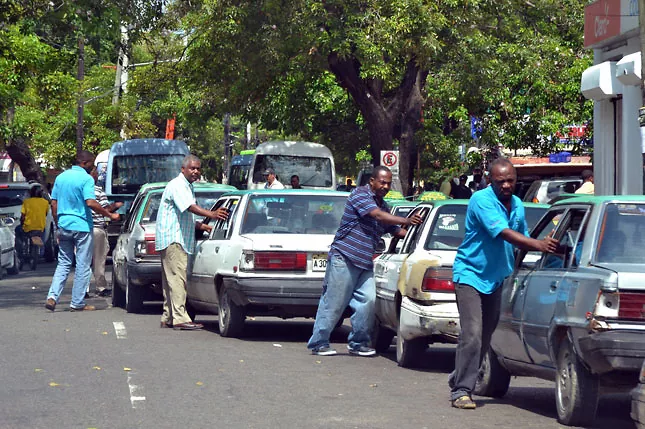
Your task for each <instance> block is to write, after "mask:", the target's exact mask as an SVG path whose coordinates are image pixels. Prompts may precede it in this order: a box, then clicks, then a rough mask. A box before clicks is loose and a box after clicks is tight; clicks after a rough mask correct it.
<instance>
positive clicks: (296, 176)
mask: <svg viewBox="0 0 645 429" xmlns="http://www.w3.org/2000/svg"><path fill="white" fill-rule="evenodd" d="M294 177H295V178H296V179H298V181H300V177H299V176H298V175H297V174H294V175H293V176H291V179H289V181H291V180H293V178H294Z"/></svg>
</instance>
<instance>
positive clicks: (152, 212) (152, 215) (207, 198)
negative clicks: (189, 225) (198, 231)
mask: <svg viewBox="0 0 645 429" xmlns="http://www.w3.org/2000/svg"><path fill="white" fill-rule="evenodd" d="M225 192H228V190H221V191H208V192H199V191H195V199H196V200H197V205H198V206H199V207H202V208H206V207H208V208H210V207H212V206H213V205H214V204H215V202H216V201H217V199H218V198H219V197H220V196H222V194H224V193H225ZM161 195H162V192H155V193H154V194H152V195H150V198H148V202H147V203H146V206H145V207H144V208H143V215H142V216H141V224H142V225H147V224H151V223H155V222H156V221H157V214H158V212H159V205H160V204H161Z"/></svg>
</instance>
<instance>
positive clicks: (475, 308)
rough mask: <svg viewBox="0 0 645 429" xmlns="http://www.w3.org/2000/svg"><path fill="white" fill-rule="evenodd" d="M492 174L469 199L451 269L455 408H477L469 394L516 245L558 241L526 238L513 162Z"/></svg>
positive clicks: (547, 247) (544, 247)
mask: <svg viewBox="0 0 645 429" xmlns="http://www.w3.org/2000/svg"><path fill="white" fill-rule="evenodd" d="M490 176H491V186H489V187H487V188H484V189H482V190H481V191H479V192H475V193H474V194H473V196H472V198H471V199H470V202H469V203H468V210H467V212H466V228H465V234H464V241H463V242H462V244H461V246H459V249H458V250H457V256H456V257H455V262H454V264H453V268H452V271H453V282H454V283H455V295H456V297H457V307H458V308H459V322H460V324H461V335H460V336H459V345H458V346H457V353H456V355H455V370H454V371H453V372H452V373H451V374H450V376H449V377H448V385H449V386H450V389H451V393H450V399H451V402H452V406H453V407H455V408H461V409H474V408H476V404H475V403H474V402H473V400H472V398H471V394H472V391H473V389H474V388H475V384H476V382H477V377H478V376H479V367H480V365H481V362H482V358H483V356H484V355H485V354H486V352H487V351H488V347H489V345H490V340H491V336H492V335H493V331H494V330H495V327H496V326H497V322H498V321H499V311H500V299H501V292H502V289H501V288H500V286H501V284H502V282H503V281H504V278H506V277H507V276H508V275H509V274H511V272H512V271H513V263H514V255H513V246H517V247H519V248H522V249H525V250H537V251H539V252H550V253H553V252H555V250H556V248H557V245H558V242H557V240H554V239H553V238H551V237H545V238H544V239H543V240H535V239H532V238H530V237H528V231H527V226H526V220H525V218H524V206H523V205H522V201H521V200H520V199H519V198H518V197H516V196H514V195H513V190H514V189H515V181H516V179H517V175H516V172H515V167H513V164H511V162H510V161H509V160H508V159H506V158H499V159H496V160H495V161H493V163H492V164H491V167H490Z"/></svg>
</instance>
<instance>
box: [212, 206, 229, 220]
mask: <svg viewBox="0 0 645 429" xmlns="http://www.w3.org/2000/svg"><path fill="white" fill-rule="evenodd" d="M210 213H211V214H210V215H209V216H208V217H209V218H211V219H220V220H226V219H228V209H227V208H224V207H220V208H218V209H217V210H214V211H211V212H210Z"/></svg>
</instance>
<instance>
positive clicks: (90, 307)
mask: <svg viewBox="0 0 645 429" xmlns="http://www.w3.org/2000/svg"><path fill="white" fill-rule="evenodd" d="M94 310H96V307H94V306H93V305H86V306H85V307H81V308H74V307H70V308H69V311H94Z"/></svg>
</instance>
